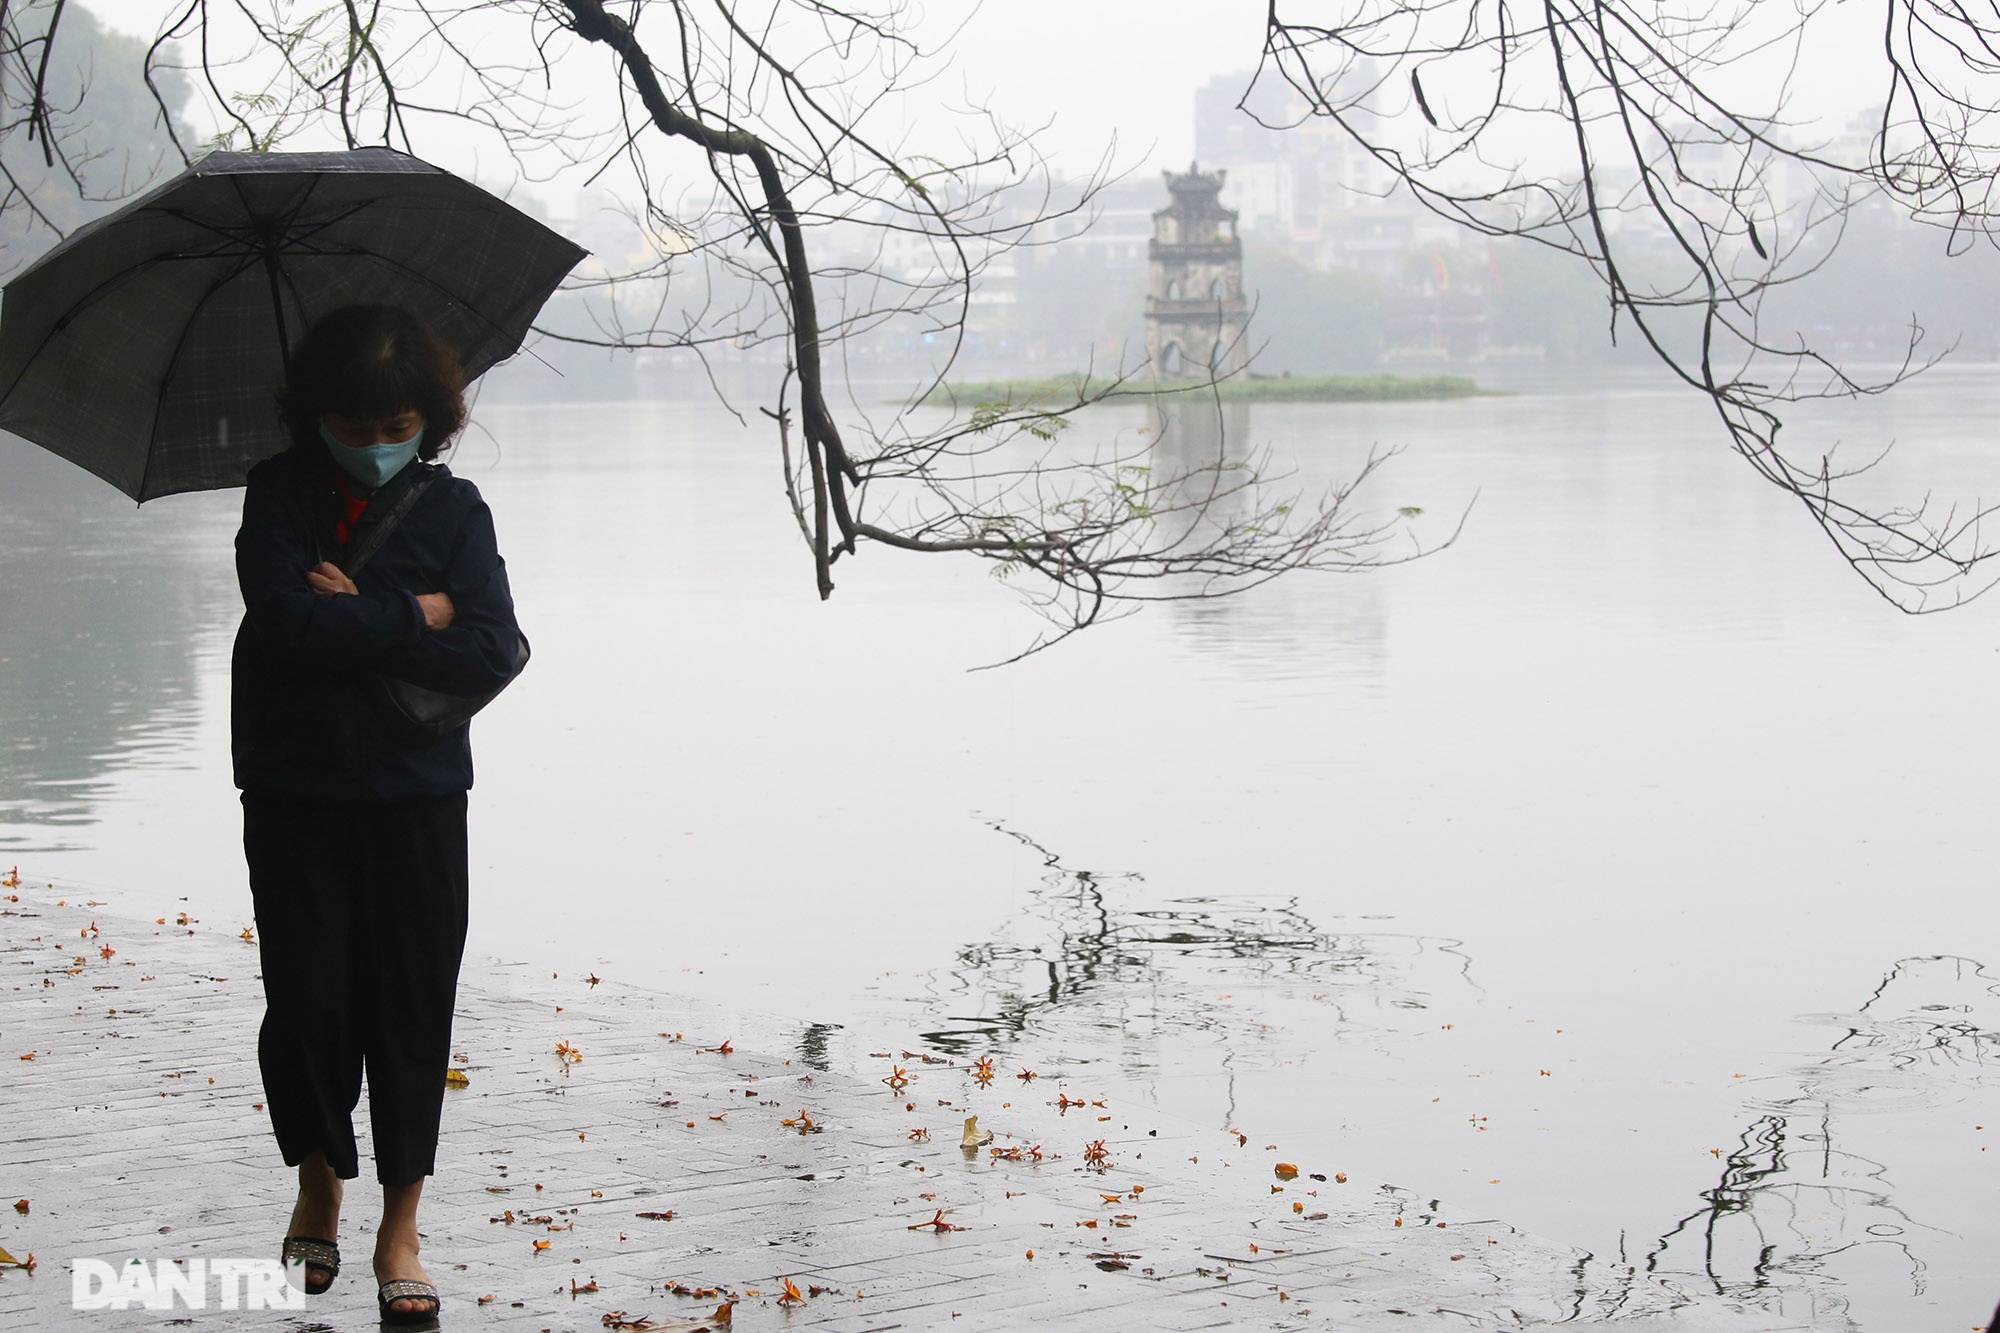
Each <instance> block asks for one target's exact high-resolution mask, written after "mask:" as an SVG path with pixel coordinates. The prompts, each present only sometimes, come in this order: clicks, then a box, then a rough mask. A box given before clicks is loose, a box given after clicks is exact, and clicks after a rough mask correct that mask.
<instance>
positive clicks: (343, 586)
mask: <svg viewBox="0 0 2000 1333" xmlns="http://www.w3.org/2000/svg"><path fill="white" fill-rule="evenodd" d="M306 582H307V583H309V584H311V585H312V590H313V591H314V592H316V593H318V594H319V595H320V596H322V597H332V596H337V595H338V594H340V593H346V594H348V595H349V596H354V597H358V596H360V595H361V589H359V588H357V587H355V586H354V580H353V579H351V578H349V577H347V575H346V574H345V573H343V572H342V571H341V568H340V566H339V565H336V564H334V563H333V562H332V561H331V560H322V561H320V562H319V563H318V564H317V565H314V566H313V567H312V568H311V569H309V570H307V571H306ZM417 606H418V608H419V609H421V610H422V611H423V613H424V628H425V629H432V630H436V629H446V628H448V627H449V626H450V625H451V621H452V616H453V614H454V610H453V607H452V604H451V597H450V595H449V594H447V593H441V592H420V593H418V594H417Z"/></svg>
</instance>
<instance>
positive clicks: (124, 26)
mask: <svg viewBox="0 0 2000 1333" xmlns="http://www.w3.org/2000/svg"><path fill="white" fill-rule="evenodd" d="M84 2H85V7H86V8H88V9H89V10H90V11H91V12H92V13H94V14H96V15H98V16H99V17H100V18H101V19H103V21H104V22H105V23H106V24H107V25H109V26H110V27H113V28H116V29H118V30H120V31H124V32H130V33H133V34H135V35H139V36H144V37H147V38H150V37H152V36H153V35H154V34H155V31H156V28H157V25H158V24H159V22H160V19H161V16H162V15H163V14H164V13H166V11H167V8H168V6H167V5H166V4H165V3H164V0H84ZM911 12H912V13H914V14H918V15H920V16H921V17H920V21H919V26H918V31H919V32H920V33H921V34H925V35H926V36H927V37H929V38H931V39H933V41H934V43H935V40H937V39H942V38H943V37H944V36H945V35H947V34H949V33H951V31H952V29H953V28H954V26H956V25H960V24H963V27H962V28H960V30H959V31H958V33H957V36H956V38H955V39H954V40H952V41H950V42H949V44H948V48H947V49H948V50H949V51H950V53H951V62H952V63H951V65H950V67H949V68H948V69H947V70H946V72H945V73H944V75H943V76H942V77H941V78H939V79H938V80H937V81H936V82H935V83H934V84H933V85H932V86H931V89H930V92H931V93H932V94H934V95H935V96H937V97H938V98H940V99H942V100H944V101H946V102H948V103H962V102H964V101H966V100H968V99H969V98H971V99H977V98H985V99H987V100H989V101H990V102H991V104H992V105H993V106H994V107H996V108H998V109H999V110H1000V111H1001V112H1002V113H1003V115H1004V116H1005V117H1006V118H1007V119H1008V120H1009V121H1010V122H1012V123H1014V124H1017V125H1039V124H1041V123H1043V122H1051V128H1050V130H1049V131H1048V133H1047V134H1046V135H1045V136H1044V139H1043V142H1045V143H1046V144H1047V145H1048V146H1049V148H1050V150H1051V151H1052V152H1056V153H1059V154H1060V156H1061V159H1062V161H1063V162H1064V163H1065V164H1067V165H1069V166H1070V167H1071V169H1073V170H1079V171H1080V170H1085V169H1087V168H1088V167H1089V166H1090V165H1091V164H1092V163H1093V162H1094V161H1095V160H1096V158H1097V156H1098V154H1099V153H1100V152H1101V151H1102V149H1103V147H1104V146H1105V145H1106V144H1107V143H1109V142H1110V140H1111V139H1112V137H1113V136H1114V135H1115V136H1116V138H1117V141H1118V145H1119V153H1118V157H1119V161H1120V162H1121V164H1124V165H1134V164H1137V163H1139V162H1141V161H1143V162H1144V164H1145V165H1148V166H1153V167H1158V166H1164V165H1178V164H1180V163H1183V162H1185V161H1186V160H1187V159H1188V157H1189V156H1190V154H1191V153H1192V152H1193V146H1194V125H1193V118H1194V107H1193V102H1194V98H1193V94H1194V89H1195V88H1196V87H1197V86H1198V85H1200V84H1201V83H1203V82H1205V81H1207V80H1208V79H1210V78H1212V77H1214V76H1216V75H1218V74H1237V73H1244V74H1247V73H1248V71H1249V70H1250V69H1251V68H1252V67H1253V66H1254V64H1255V62H1256V58H1257V53H1258V50H1259V48H1260V45H1261V39H1262V34H1263V23H1264V7H1263V5H1262V4H1260V3H1256V2H1255V0H1233V3H1227V4H1220V5H1218V4H1197V3H1191V2H1190V0H1166V2H1165V3H1159V4H1154V5H1150V6H1146V7H1143V8H1142V7H1139V6H1134V5H1132V4H1131V3H1129V0H1119V2H1118V3H1113V0H990V2H989V3H987V4H986V5H984V6H983V7H980V8H978V9H976V10H975V9H974V8H973V7H972V6H970V5H963V4H949V3H946V4H938V5H932V6H917V7H914V8H913V9H912V11H911ZM968 15H969V17H968Z"/></svg>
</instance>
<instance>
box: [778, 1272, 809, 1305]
mask: <svg viewBox="0 0 2000 1333" xmlns="http://www.w3.org/2000/svg"><path fill="white" fill-rule="evenodd" d="M778 1281H780V1282H782V1283H784V1284H785V1290H784V1291H783V1293H781V1294H780V1295H779V1297H778V1304H780V1305H804V1304H805V1303H806V1298H805V1296H804V1294H803V1293H801V1292H800V1291H799V1288H798V1284H797V1283H795V1282H793V1281H792V1280H791V1279H790V1278H788V1277H781V1278H779V1279H778Z"/></svg>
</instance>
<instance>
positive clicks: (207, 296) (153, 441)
mask: <svg viewBox="0 0 2000 1333" xmlns="http://www.w3.org/2000/svg"><path fill="white" fill-rule="evenodd" d="M253 262H255V261H254V257H252V256H250V255H245V256H244V257H243V259H242V260H241V262H239V263H238V264H237V265H236V266H235V267H234V268H232V269H231V270H230V271H229V272H228V273H226V274H224V275H223V276H221V277H219V278H217V279H216V280H215V281H214V282H211V283H210V284H209V285H208V290H207V291H205V292H203V293H202V294H201V297H200V299H199V300H197V301H196V302H195V303H194V309H192V310H190V311H189V312H188V317H187V318H186V319H185V320H183V321H182V322H181V331H180V333H179V335H178V336H177V337H175V339H174V353H173V355H172V356H170V357H168V358H167V368H166V370H165V371H163V372H162V373H161V375H160V389H159V392H158V393H157V394H155V395H154V396H153V424H152V426H151V427H150V428H149V429H148V430H147V432H146V466H145V467H144V468H142V469H140V471H139V503H140V504H144V503H146V483H147V482H148V481H151V480H152V477H153V456H154V454H155V453H156V452H157V450H158V440H159V434H160V409H161V408H163V407H164V406H166V401H167V385H168V384H169V383H171V382H172V381H173V378H174V372H175V370H177V369H178V368H179V367H180V363H181V353H182V352H183V351H184V350H186V348H187V341H188V333H189V332H190V331H191V330H192V329H193V328H194V322H195V320H196V319H198V318H199V317H200V315H201V312H202V309H203V308H204V307H205V306H207V305H208V303H209V302H210V301H212V300H214V299H215V294H216V293H217V292H219V291H221V290H222V289H223V288H224V287H226V286H228V285H229V284H230V283H232V282H234V281H236V279H237V278H239V277H241V276H242V275H243V274H244V273H245V272H246V271H248V270H249V268H250V265H251V264H252V263H253Z"/></svg>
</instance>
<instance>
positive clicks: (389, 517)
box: [343, 473, 437, 579]
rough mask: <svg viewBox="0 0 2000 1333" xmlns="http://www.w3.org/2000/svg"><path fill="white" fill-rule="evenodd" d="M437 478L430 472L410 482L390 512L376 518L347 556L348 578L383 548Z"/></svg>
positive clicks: (346, 570) (346, 572)
mask: <svg viewBox="0 0 2000 1333" xmlns="http://www.w3.org/2000/svg"><path fill="white" fill-rule="evenodd" d="M436 480H437V478H436V477H435V476H432V475H430V474H429V473H426V474H425V475H423V476H421V477H418V478H417V479H416V480H415V481H413V482H411V483H410V488H409V489H408V490H406V491H404V492H403V494H402V495H401V496H400V497H399V498H398V499H397V500H396V503H395V504H394V505H391V506H390V508H389V512H388V513H386V514H384V515H382V517H380V518H378V519H376V520H375V526H374V527H372V528H370V529H369V530H368V536H367V537H366V538H364V539H363V540H362V542H361V544H360V545H359V546H357V547H356V548H355V549H354V552H353V554H351V555H350V556H348V558H347V567H346V569H345V570H344V571H343V572H344V573H345V574H346V575H347V577H348V578H350V579H351V578H353V577H354V576H355V575H356V574H359V573H360V572H361V567H362V566H363V565H365V564H367V563H368V561H369V559H370V557H372V556H373V555H374V554H375V553H376V552H377V551H379V550H381V549H382V543H384V542H386V541H388V540H389V534H390V533H392V532H394V531H395V530H396V525H397V524H398V523H401V522H402V521H403V519H404V518H405V517H407V516H408V514H409V512H410V510H412V509H414V508H415V507H416V504H417V501H418V499H420V498H421V497H422V496H423V493H424V492H425V491H427V490H429V489H430V486H431V483H432V482H434V481H436Z"/></svg>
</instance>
